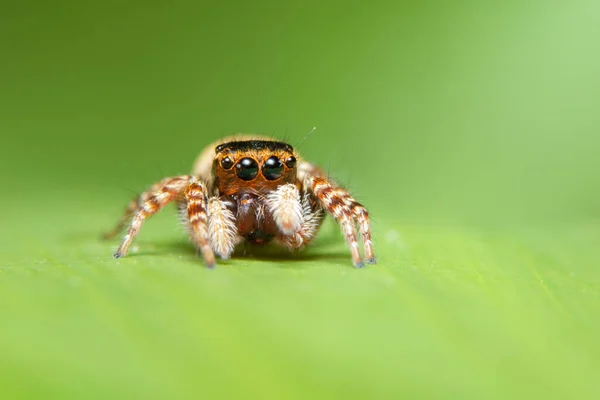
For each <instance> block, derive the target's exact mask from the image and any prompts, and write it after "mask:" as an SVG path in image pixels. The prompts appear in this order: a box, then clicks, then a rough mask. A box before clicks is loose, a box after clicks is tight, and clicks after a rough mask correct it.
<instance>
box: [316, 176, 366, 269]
mask: <svg viewBox="0 0 600 400" xmlns="http://www.w3.org/2000/svg"><path fill="white" fill-rule="evenodd" d="M308 181H309V183H310V188H311V190H312V192H313V193H314V194H315V196H316V197H317V199H318V200H319V202H320V203H321V205H322V206H323V208H325V210H327V212H329V213H330V214H331V215H332V216H333V217H334V218H335V220H336V221H338V223H339V224H340V225H341V227H342V230H343V232H344V236H345V237H346V241H347V242H348V245H349V246H350V252H351V254H352V262H353V263H354V266H356V267H362V266H364V262H363V260H362V258H361V256H360V252H359V250H358V241H357V238H356V232H355V230H356V226H358V231H359V232H360V234H361V236H362V240H363V245H364V249H365V258H366V260H367V263H369V264H375V262H376V259H375V254H374V253H373V242H372V241H371V226H370V220H369V213H368V212H367V210H366V209H365V208H364V207H363V206H362V205H361V204H360V203H358V202H357V201H356V200H354V199H353V198H352V196H350V194H349V193H348V192H347V191H346V190H344V189H341V188H338V187H335V186H333V185H331V184H330V183H329V182H327V181H326V180H325V179H323V178H318V177H310V178H308Z"/></svg>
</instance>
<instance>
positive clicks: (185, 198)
mask: <svg viewBox="0 0 600 400" xmlns="http://www.w3.org/2000/svg"><path fill="white" fill-rule="evenodd" d="M173 201H174V202H176V203H177V205H178V206H179V210H180V212H181V213H182V216H183V217H184V219H185V221H186V223H187V226H188V228H189V232H190V236H191V238H192V241H193V242H194V244H195V245H196V247H197V248H198V249H199V250H200V251H201V252H202V256H203V257H204V260H205V262H206V264H207V265H208V266H209V267H212V266H214V264H215V256H214V254H215V253H217V254H218V255H219V256H220V257H221V258H222V259H227V258H229V256H230V255H231V254H232V252H233V250H234V247H235V245H236V244H237V243H239V242H240V241H242V240H244V239H245V240H247V241H249V242H250V243H253V244H266V243H269V242H275V243H279V244H283V245H286V246H287V247H289V248H290V249H300V248H303V247H304V246H306V245H307V244H308V243H309V242H310V241H311V240H312V239H313V238H314V236H315V235H316V233H317V231H318V229H319V227H320V226H321V223H322V222H323V219H324V217H325V213H329V214H331V215H332V216H333V217H334V218H335V220H336V221H337V222H338V223H339V224H340V226H341V228H342V231H343V233H344V236H345V237H346V241H347V242H348V245H349V246H350V252H351V255H352V261H353V263H354V265H355V266H357V267H362V266H363V265H364V261H363V258H362V256H361V254H360V251H359V246H358V239H357V231H358V233H359V234H360V236H361V238H362V242H363V244H364V252H365V259H366V261H367V263H372V264H373V263H375V255H374V254H373V243H372V241H371V229H370V224H369V215H368V213H367V210H366V209H365V208H364V207H363V206H362V205H361V204H359V203H358V202H357V201H356V200H354V199H353V198H352V196H350V194H349V193H348V192H347V191H346V190H344V189H341V188H339V187H337V186H335V185H334V184H333V183H331V182H329V181H328V180H327V179H325V178H324V174H323V172H322V171H321V169H319V168H317V167H316V166H314V165H312V164H309V163H307V162H304V161H302V160H301V159H300V156H299V155H298V154H297V153H296V152H295V151H294V149H293V148H292V146H290V145H289V144H287V143H282V142H278V141H274V140H271V139H268V138H264V137H238V138H227V139H225V140H223V141H220V142H217V143H215V144H213V145H211V146H209V147H207V148H206V149H205V150H204V151H203V152H202V153H201V154H200V157H198V160H197V161H196V164H195V166H194V170H193V173H192V175H184V176H177V177H172V178H166V179H163V180H162V181H161V182H159V183H157V184H155V185H154V186H152V187H151V188H150V190H148V191H147V192H144V193H142V194H141V195H140V196H138V197H137V198H136V199H135V200H132V201H131V203H130V204H129V206H128V207H127V210H126V212H125V214H124V216H123V217H122V218H121V220H120V221H119V224H118V225H117V226H116V228H115V229H114V230H113V231H112V232H110V233H108V234H107V235H106V236H107V237H113V236H115V235H116V234H117V233H118V232H120V231H121V229H122V228H123V227H124V226H125V225H126V224H127V223H128V222H129V221H130V220H131V222H130V224H129V229H128V231H127V234H126V235H125V237H124V238H123V241H122V243H121V245H120V246H119V249H118V250H117V252H116V253H115V257H123V256H125V254H126V253H127V251H128V249H129V246H130V245H131V242H132V241H133V238H134V237H135V236H136V235H137V233H138V232H139V230H140V228H141V225H142V223H143V222H144V221H145V220H146V219H148V218H149V217H150V216H152V215H153V214H155V213H156V212H158V211H159V210H160V209H161V208H163V207H164V206H165V205H167V204H168V203H170V202H173Z"/></svg>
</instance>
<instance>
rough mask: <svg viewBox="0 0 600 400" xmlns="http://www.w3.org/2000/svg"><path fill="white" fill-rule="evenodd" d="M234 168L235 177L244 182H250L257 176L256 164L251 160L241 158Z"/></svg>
mask: <svg viewBox="0 0 600 400" xmlns="http://www.w3.org/2000/svg"><path fill="white" fill-rule="evenodd" d="M235 167H236V168H237V176H238V177H239V178H240V179H242V180H244V181H251V180H252V179H254V178H256V175H258V164H257V163H256V161H254V160H253V159H251V158H242V159H241V160H240V162H238V163H237V164H236V165H235Z"/></svg>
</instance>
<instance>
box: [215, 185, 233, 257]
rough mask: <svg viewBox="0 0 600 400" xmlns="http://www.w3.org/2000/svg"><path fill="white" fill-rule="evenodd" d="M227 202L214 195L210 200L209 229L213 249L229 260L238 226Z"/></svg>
mask: <svg viewBox="0 0 600 400" xmlns="http://www.w3.org/2000/svg"><path fill="white" fill-rule="evenodd" d="M235 223H236V221H235V216H234V215H233V212H231V210H230V209H229V208H228V207H227V202H226V201H224V200H220V199H219V198H217V197H213V198H211V199H209V200H208V231H209V237H210V244H211V246H212V249H213V250H214V251H215V252H216V253H217V254H218V255H219V256H220V257H221V259H223V260H227V259H228V258H229V257H230V256H231V253H233V249H234V247H235V244H236V239H237V227H236V224H235Z"/></svg>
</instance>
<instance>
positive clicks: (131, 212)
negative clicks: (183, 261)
mask: <svg viewBox="0 0 600 400" xmlns="http://www.w3.org/2000/svg"><path fill="white" fill-rule="evenodd" d="M194 181H195V178H194V177H193V176H190V175H183V176H177V177H173V178H167V179H163V180H162V181H160V182H159V183H157V184H155V185H153V186H152V187H151V188H150V190H148V191H147V192H144V193H142V194H141V195H140V196H139V197H138V198H137V200H134V201H132V202H131V203H130V204H129V206H128V208H127V210H126V212H125V215H124V216H123V217H122V218H121V220H120V221H119V224H117V227H116V228H115V229H114V230H113V231H111V232H109V233H107V234H106V235H105V236H106V237H109V238H110V237H112V236H115V235H116V234H117V233H118V232H119V231H120V230H121V229H122V227H123V226H124V225H125V224H126V222H127V221H128V220H129V218H130V217H132V218H131V222H130V224H129V228H128V230H127V234H126V235H125V237H124V238H123V241H122V242H121V244H120V246H119V248H118V249H117V252H116V253H115V257H116V258H120V257H124V256H125V255H127V252H128V250H129V247H130V246H131V242H132V241H133V239H134V238H135V237H136V235H137V234H138V233H139V231H140V229H141V227H142V224H143V223H144V221H145V220H147V219H148V218H150V217H151V216H152V215H154V214H156V213H157V212H158V211H160V210H161V209H162V208H163V207H164V206H166V205H167V204H169V203H170V202H171V201H172V200H173V199H175V198H176V197H177V196H180V195H181V194H182V193H183V190H184V189H185V188H187V187H188V186H189V185H190V183H191V182H194ZM134 203H135V207H134Z"/></svg>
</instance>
